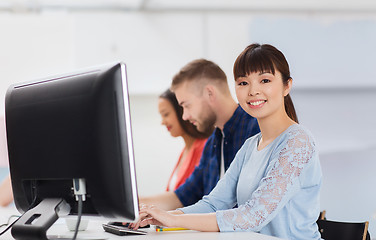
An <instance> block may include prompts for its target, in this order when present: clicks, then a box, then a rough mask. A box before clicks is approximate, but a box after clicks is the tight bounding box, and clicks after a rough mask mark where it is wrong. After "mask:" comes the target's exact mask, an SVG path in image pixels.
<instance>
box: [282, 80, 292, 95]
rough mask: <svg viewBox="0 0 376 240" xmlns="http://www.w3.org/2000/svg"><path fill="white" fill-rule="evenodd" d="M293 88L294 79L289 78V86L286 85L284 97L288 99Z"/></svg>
mask: <svg viewBox="0 0 376 240" xmlns="http://www.w3.org/2000/svg"><path fill="white" fill-rule="evenodd" d="M291 88H292V78H289V80H287V85H285V90H283V96H284V97H286V96H287V95H288V94H289V93H290V91H291Z"/></svg>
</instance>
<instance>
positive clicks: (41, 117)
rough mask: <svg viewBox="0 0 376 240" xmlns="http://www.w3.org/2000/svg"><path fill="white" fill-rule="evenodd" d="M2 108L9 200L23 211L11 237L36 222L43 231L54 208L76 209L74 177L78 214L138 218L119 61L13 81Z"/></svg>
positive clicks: (72, 211)
mask: <svg viewBox="0 0 376 240" xmlns="http://www.w3.org/2000/svg"><path fill="white" fill-rule="evenodd" d="M5 115H6V131H7V140H8V153H9V165H10V174H11V179H12V187H13V195H14V201H15V205H16V207H17V209H18V210H19V211H20V212H25V213H24V215H23V216H22V217H23V218H24V219H23V220H22V217H21V219H20V220H19V221H18V222H17V223H16V225H17V224H18V225H21V226H16V225H15V226H13V229H12V234H13V236H14V237H15V238H18V239H22V238H23V237H22V236H24V235H25V234H26V236H27V238H28V239H32V237H31V235H30V234H32V233H31V232H33V231H36V230H31V229H33V228H40V226H39V225H43V226H42V227H41V229H39V230H37V231H42V234H43V235H44V234H45V232H44V231H45V230H44V229H43V228H47V229H48V228H49V226H51V225H52V223H53V222H54V221H56V219H57V218H58V217H59V215H61V214H68V213H69V214H77V213H78V206H79V204H78V201H77V199H78V197H77V195H78V196H80V194H82V192H81V193H80V191H78V193H76V194H75V191H74V190H75V189H74V184H73V182H75V183H77V184H76V185H75V188H81V189H83V195H81V196H83V198H84V199H83V200H84V201H83V205H82V213H83V214H84V215H101V216H104V217H106V218H110V219H117V220H119V221H133V220H135V219H137V217H138V210H139V209H138V195H137V184H136V175H135V165H134V155H133V144H132V131H131V117H130V108H129V97H128V87H127V77H126V66H125V64H123V63H115V64H110V65H106V66H100V67H94V68H91V69H86V70H83V71H79V72H76V73H72V74H64V75H60V76H56V77H52V78H46V79H42V80H39V81H33V82H28V83H23V84H16V85H13V86H11V87H9V89H8V91H7V93H6V98H5ZM85 188H86V190H85ZM35 206H36V207H35ZM56 210H59V211H56ZM55 212H56V213H55ZM51 214H52V216H47V215H51ZM44 215H45V216H44ZM51 219H52V220H51ZM46 222H47V224H46ZM51 222H52V223H51ZM38 234H40V233H38ZM38 238H40V237H38Z"/></svg>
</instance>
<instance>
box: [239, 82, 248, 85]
mask: <svg viewBox="0 0 376 240" xmlns="http://www.w3.org/2000/svg"><path fill="white" fill-rule="evenodd" d="M247 84H248V83H247V82H239V83H238V85H239V86H245V85H247Z"/></svg>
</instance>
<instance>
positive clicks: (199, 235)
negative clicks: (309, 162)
mask: <svg viewBox="0 0 376 240" xmlns="http://www.w3.org/2000/svg"><path fill="white" fill-rule="evenodd" d="M15 213H17V211H16V210H15V209H14V207H10V208H0V216H1V219H0V220H1V222H0V224H1V223H3V222H4V221H5V222H6V219H7V218H6V217H5V216H10V215H12V214H15ZM104 222H106V221H103V220H99V219H95V220H92V219H90V220H89V225H88V228H87V230H85V231H80V232H79V233H78V237H77V240H78V239H100V238H102V239H138V240H159V239H163V240H169V239H171V240H176V239H179V240H191V239H197V240H201V239H202V240H227V239H237V240H243V239H244V240H245V239H247V240H252V239H255V240H256V239H257V240H278V239H279V238H275V237H271V236H266V235H262V234H258V233H253V232H226V233H218V232H197V231H174V232H172V231H171V232H156V231H155V229H147V231H148V234H147V235H127V236H117V235H114V234H110V233H107V232H104V230H103V228H102V223H104ZM3 229H4V228H1V229H0V231H2V230H3ZM47 235H59V236H60V237H72V236H73V232H72V231H69V230H68V228H67V226H66V224H65V221H63V219H59V220H58V221H57V222H56V223H55V224H54V225H53V226H52V227H51V228H50V229H49V230H48V232H47ZM0 239H1V240H13V237H12V235H11V233H10V230H9V231H8V232H7V233H6V234H4V235H2V236H0Z"/></svg>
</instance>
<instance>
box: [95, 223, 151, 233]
mask: <svg viewBox="0 0 376 240" xmlns="http://www.w3.org/2000/svg"><path fill="white" fill-rule="evenodd" d="M102 227H103V229H104V230H105V231H106V232H109V233H113V234H116V235H119V236H124V235H145V234H147V232H145V231H142V230H134V229H131V228H128V227H127V226H124V225H114V224H111V223H108V224H106V223H104V224H102Z"/></svg>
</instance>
